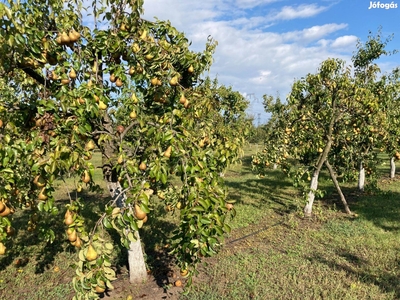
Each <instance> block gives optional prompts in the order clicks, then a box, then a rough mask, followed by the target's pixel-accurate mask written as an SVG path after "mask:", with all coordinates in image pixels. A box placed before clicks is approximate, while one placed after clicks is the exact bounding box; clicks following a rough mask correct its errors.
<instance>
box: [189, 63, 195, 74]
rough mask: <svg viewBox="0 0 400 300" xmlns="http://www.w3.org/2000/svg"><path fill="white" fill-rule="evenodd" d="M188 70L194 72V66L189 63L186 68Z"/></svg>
mask: <svg viewBox="0 0 400 300" xmlns="http://www.w3.org/2000/svg"><path fill="white" fill-rule="evenodd" d="M188 72H189V73H193V72H194V68H193V66H192V65H190V67H189V68H188Z"/></svg>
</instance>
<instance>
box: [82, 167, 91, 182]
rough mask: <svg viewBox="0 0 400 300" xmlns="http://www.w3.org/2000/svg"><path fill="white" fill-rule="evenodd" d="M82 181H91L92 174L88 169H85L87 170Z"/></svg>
mask: <svg viewBox="0 0 400 300" xmlns="http://www.w3.org/2000/svg"><path fill="white" fill-rule="evenodd" d="M82 181H83V182H84V183H89V182H90V174H89V172H88V170H85V171H84V172H83V175H82Z"/></svg>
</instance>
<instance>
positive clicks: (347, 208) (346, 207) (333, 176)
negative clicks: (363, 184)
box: [325, 160, 352, 214]
mask: <svg viewBox="0 0 400 300" xmlns="http://www.w3.org/2000/svg"><path fill="white" fill-rule="evenodd" d="M325 165H326V167H327V168H328V170H329V174H330V175H331V178H332V181H333V184H334V185H335V187H336V190H337V192H338V194H339V196H340V200H342V203H343V205H344V209H345V211H346V213H348V214H352V212H351V210H350V208H349V205H348V204H347V201H346V198H345V197H344V194H343V193H342V189H341V188H340V186H339V182H338V181H337V177H336V174H335V172H334V171H333V168H332V166H331V165H330V163H329V162H328V160H326V161H325Z"/></svg>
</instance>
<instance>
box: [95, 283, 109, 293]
mask: <svg viewBox="0 0 400 300" xmlns="http://www.w3.org/2000/svg"><path fill="white" fill-rule="evenodd" d="M105 290H106V289H105V287H104V286H100V285H96V288H95V291H96V293H98V294H101V293H104V292H105Z"/></svg>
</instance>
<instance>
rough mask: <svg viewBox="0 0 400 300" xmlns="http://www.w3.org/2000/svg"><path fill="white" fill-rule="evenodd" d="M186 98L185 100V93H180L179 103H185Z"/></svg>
mask: <svg viewBox="0 0 400 300" xmlns="http://www.w3.org/2000/svg"><path fill="white" fill-rule="evenodd" d="M186 101H187V100H186V97H185V95H184V94H182V95H181V98H180V99H179V103H181V104H185V102H186Z"/></svg>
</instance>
